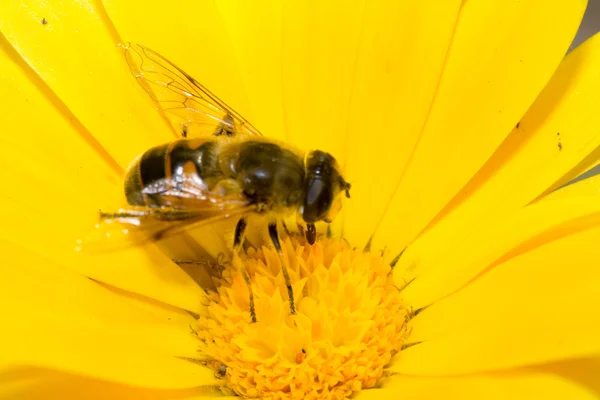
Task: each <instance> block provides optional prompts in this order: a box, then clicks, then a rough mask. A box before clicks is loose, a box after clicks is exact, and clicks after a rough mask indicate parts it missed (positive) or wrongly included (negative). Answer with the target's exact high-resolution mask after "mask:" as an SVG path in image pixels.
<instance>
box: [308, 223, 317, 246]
mask: <svg viewBox="0 0 600 400" xmlns="http://www.w3.org/2000/svg"><path fill="white" fill-rule="evenodd" d="M316 240H317V228H316V227H315V224H310V223H308V224H306V241H307V242H308V244H315V241H316Z"/></svg>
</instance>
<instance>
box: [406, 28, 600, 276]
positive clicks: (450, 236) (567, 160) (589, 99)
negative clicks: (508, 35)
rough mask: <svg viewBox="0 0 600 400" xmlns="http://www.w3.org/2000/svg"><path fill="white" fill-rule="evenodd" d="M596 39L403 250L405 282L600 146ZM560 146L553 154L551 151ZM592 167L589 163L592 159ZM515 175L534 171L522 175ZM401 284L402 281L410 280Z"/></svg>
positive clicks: (599, 45)
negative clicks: (484, 222)
mask: <svg viewBox="0 0 600 400" xmlns="http://www.w3.org/2000/svg"><path fill="white" fill-rule="evenodd" d="M598 70H600V35H597V36H595V37H593V38H592V39H590V40H588V41H587V42H585V43H584V44H583V45H581V46H580V47H578V48H577V49H575V50H574V51H573V52H572V53H570V54H569V55H568V56H567V57H566V58H565V60H564V61H563V62H562V63H561V65H560V67H559V69H558V70H557V72H556V74H555V75H554V76H553V77H552V79H551V81H550V82H549V84H548V86H546V88H545V89H544V91H543V92H542V93H541V94H540V96H539V97H538V98H537V99H536V101H535V103H534V104H533V106H532V107H531V108H530V109H529V110H528V112H527V113H526V114H525V116H524V117H523V118H522V119H521V122H520V123H519V127H518V128H515V129H514V130H513V131H512V132H511V134H510V135H509V137H508V138H507V140H506V141H505V142H504V143H503V144H502V145H501V146H500V148H499V149H498V151H497V152H496V154H494V156H492V158H491V159H490V160H489V161H488V163H487V164H486V165H485V166H484V167H483V168H482V170H481V171H480V172H479V173H478V174H477V175H476V176H475V178H474V179H473V181H472V182H470V183H469V185H467V187H466V188H465V189H463V191H462V192H461V193H460V195H459V196H458V198H457V199H455V200H454V201H453V202H452V203H451V204H452V206H451V207H450V208H449V209H447V210H444V213H443V216H441V217H438V218H439V219H440V221H439V222H438V223H437V224H436V225H435V226H434V227H432V228H430V229H429V230H428V231H427V232H425V233H424V234H423V235H422V236H421V237H419V238H418V239H417V240H416V241H415V243H414V244H413V245H411V246H410V247H409V248H408V249H407V251H406V253H405V254H403V256H402V258H401V259H400V262H399V263H398V264H397V265H396V269H397V270H404V269H406V268H410V265H412V264H416V267H415V268H414V269H413V271H412V272H411V274H410V275H411V276H410V278H412V277H414V276H417V275H419V274H420V273H421V271H422V270H423V269H426V268H428V267H430V266H431V265H433V263H432V259H431V258H432V257H434V258H437V257H439V256H441V255H443V254H445V253H446V252H447V251H448V250H449V249H452V248H454V247H456V246H457V245H459V242H460V241H462V240H463V238H464V236H465V235H466V234H467V232H468V230H470V229H472V227H473V226H475V225H479V224H480V222H481V221H482V218H485V217H484V216H486V215H489V214H494V215H496V216H498V217H500V216H501V215H502V214H504V213H509V212H511V211H512V210H515V209H517V208H518V207H522V206H524V205H525V204H527V203H529V202H531V201H533V200H534V199H535V198H536V197H537V196H539V195H540V194H541V193H543V192H544V191H545V190H546V189H547V188H549V187H552V186H554V185H555V184H556V183H557V182H560V181H563V180H565V179H570V178H573V176H572V175H571V174H570V171H576V168H575V167H576V166H577V165H578V164H579V163H580V162H581V161H582V160H584V158H585V157H586V156H589V155H590V154H593V152H594V150H595V149H597V148H598V146H600V135H598V132H599V131H600V118H598V114H597V112H596V107H595V105H596V104H598V103H599V102H600V76H599V75H598V73H597V72H598ZM559 144H560V147H559ZM596 159H597V157H596ZM523 171H535V173H528V174H525V173H523ZM410 278H409V279H410Z"/></svg>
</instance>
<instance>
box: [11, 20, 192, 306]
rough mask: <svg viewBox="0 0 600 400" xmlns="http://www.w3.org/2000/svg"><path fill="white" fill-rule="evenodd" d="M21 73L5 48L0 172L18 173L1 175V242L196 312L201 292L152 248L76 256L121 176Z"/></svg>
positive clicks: (114, 199) (113, 198)
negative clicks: (4, 239)
mask: <svg viewBox="0 0 600 400" xmlns="http://www.w3.org/2000/svg"><path fill="white" fill-rule="evenodd" d="M0 18H1V17H0ZM13 60H14V61H13ZM15 62H16V63H15ZM17 63H18V64H17ZM23 68H27V67H26V66H24V65H23V62H22V61H21V60H20V59H19V58H18V57H16V55H15V54H14V52H11V49H10V48H8V49H7V47H6V46H4V47H2V48H1V49H0V86H1V87H2V91H1V92H0V102H1V103H2V109H3V113H4V114H3V117H2V118H3V124H4V125H3V126H4V129H5V130H6V132H13V133H12V134H7V135H3V136H2V137H1V138H0V144H1V146H0V168H2V169H3V170H4V171H18V173H7V174H4V181H3V185H4V188H5V190H3V192H2V194H1V195H0V205H1V207H0V220H2V224H0V237H4V238H7V239H8V240H9V241H11V242H14V243H16V244H21V245H23V246H24V247H26V248H27V249H29V250H30V251H32V252H37V253H39V254H43V255H44V256H46V257H48V258H50V259H52V260H54V261H56V262H58V263H60V264H62V265H66V266H69V267H71V268H73V269H75V270H77V271H79V272H81V273H83V274H85V275H87V276H90V277H93V278H94V279H97V280H100V281H103V282H107V283H109V284H111V285H113V286H117V287H120V288H123V289H126V290H129V291H133V292H137V293H140V294H143V295H145V296H148V297H152V298H155V299H158V300H161V301H163V302H166V303H168V304H172V305H174V306H178V307H181V308H185V309H188V310H191V311H198V309H199V307H200V295H201V291H200V288H199V287H198V285H197V284H196V283H195V282H194V281H193V280H192V279H191V278H190V277H189V276H188V275H186V274H185V273H184V272H183V271H182V270H181V269H180V268H179V267H177V265H175V264H173V263H172V262H171V261H170V260H169V259H168V258H167V257H166V256H165V255H164V254H162V253H161V252H160V251H158V250H157V249H154V248H149V249H148V250H147V251H140V250H139V249H132V250H129V251H126V252H122V253H110V254H102V255H98V256H91V255H89V254H82V253H76V251H75V245H76V243H75V241H76V239H78V238H80V237H82V236H84V235H85V234H87V233H88V232H89V231H90V230H91V229H92V228H93V225H94V224H95V223H96V221H97V210H98V209H99V208H104V207H105V206H106V205H112V204H117V203H118V202H119V200H118V199H120V198H121V197H122V182H121V178H120V176H119V174H118V172H117V171H116V170H115V169H116V168H114V167H113V166H111V164H110V162H108V161H107V157H106V156H103V155H102V153H101V152H99V151H97V150H98V147H97V145H96V146H95V145H94V143H90V141H89V140H88V139H89V138H87V137H84V136H82V135H81V130H80V129H79V127H80V126H79V125H78V123H77V122H76V121H74V119H75V118H74V117H73V115H72V114H70V113H69V111H68V109H66V108H65V107H64V106H63V105H61V104H60V100H58V99H57V98H56V97H55V96H54V94H53V93H52V92H51V91H49V90H47V89H45V88H44V84H43V83H42V82H41V81H40V80H39V79H38V78H36V76H35V75H31V74H27V73H26V72H24V69H23ZM75 86H76V85H75ZM20 132H24V133H23V134H20ZM53 149H57V150H53ZM20 256H21V255H20V254H19V253H18V252H10V253H9V254H8V255H7V258H14V257H16V258H18V257H20Z"/></svg>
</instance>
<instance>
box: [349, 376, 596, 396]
mask: <svg viewBox="0 0 600 400" xmlns="http://www.w3.org/2000/svg"><path fill="white" fill-rule="evenodd" d="M356 398H357V399H358V400H369V399H381V400H384V399H399V398H401V399H406V400H421V399H422V400H429V399H460V400H480V399H486V400H501V399H515V400H518V399H522V400H530V399H545V400H553V399H555V400H564V399H569V400H593V399H597V395H596V393H594V392H593V391H591V390H589V389H587V388H586V387H584V386H581V385H579V384H578V383H577V382H573V381H571V380H569V379H566V378H564V377H562V376H557V375H554V374H550V373H540V372H531V371H524V372H514V373H505V374H485V375H478V376H466V377H450V378H420V377H411V376H403V375H397V376H393V377H391V378H390V379H389V381H388V382H387V383H386V384H384V386H383V388H381V389H371V390H365V391H363V392H360V394H359V395H358V396H356Z"/></svg>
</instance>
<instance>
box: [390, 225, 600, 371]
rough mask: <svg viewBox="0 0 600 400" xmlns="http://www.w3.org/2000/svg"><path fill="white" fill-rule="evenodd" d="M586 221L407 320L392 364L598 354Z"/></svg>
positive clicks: (593, 231)
mask: <svg viewBox="0 0 600 400" xmlns="http://www.w3.org/2000/svg"><path fill="white" fill-rule="evenodd" d="M599 239H600V228H598V227H594V228H590V229H587V230H583V231H581V232H579V233H574V234H571V235H568V236H566V237H562V238H560V239H556V240H553V241H550V242H548V243H544V244H541V245H539V246H538V247H535V248H534V249H532V250H530V251H528V252H526V253H523V254H519V255H517V256H515V257H513V258H510V259H508V260H506V261H504V262H503V263H501V264H499V265H497V266H495V267H494V268H493V269H492V270H491V271H489V272H488V273H486V274H485V275H483V276H481V277H480V278H478V279H477V280H476V281H474V282H473V283H471V284H470V285H468V286H467V287H465V288H463V289H462V290H460V291H459V292H457V293H455V294H453V295H451V296H449V297H447V298H445V299H443V300H440V301H438V302H436V303H435V304H433V305H431V306H429V307H428V308H426V309H425V310H423V311H422V312H421V313H420V314H419V315H418V316H417V317H416V318H415V319H414V321H412V326H413V332H412V333H411V339H410V340H411V341H414V342H420V343H419V344H418V345H415V346H413V347H411V348H409V349H407V350H406V351H404V352H403V353H402V357H400V358H399V359H398V361H397V363H396V364H395V365H393V366H392V369H393V370H395V371H399V372H405V373H409V374H456V373H465V372H478V371H486V370H495V369H508V368H514V367H518V366H523V365H531V364H540V363H545V362H549V361H555V360H564V359H573V358H580V357H586V356H592V355H596V354H599V353H600V343H599V342H598V340H597V338H598V336H599V335H600V318H599V317H598V313H597V312H596V308H597V305H598V304H600V294H599V292H598V281H599V279H600V276H599V274H600V272H599V271H600V270H599V269H598V268H597V262H596V260H598V258H599V257H600V250H599V248H598V246H597V243H598V240H599Z"/></svg>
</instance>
